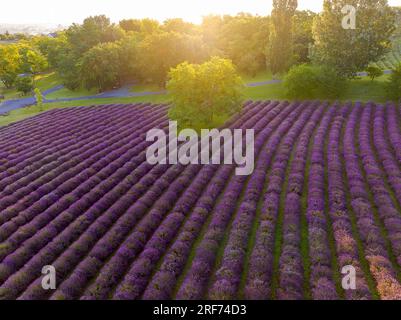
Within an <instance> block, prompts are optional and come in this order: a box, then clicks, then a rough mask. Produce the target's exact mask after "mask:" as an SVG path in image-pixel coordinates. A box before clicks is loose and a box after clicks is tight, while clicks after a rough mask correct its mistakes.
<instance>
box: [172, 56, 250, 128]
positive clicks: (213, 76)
mask: <svg viewBox="0 0 401 320" xmlns="http://www.w3.org/2000/svg"><path fill="white" fill-rule="evenodd" d="M243 88H244V85H243V82H242V80H241V78H240V77H239V76H238V74H237V72H236V69H235V67H234V65H233V63H232V62H231V61H230V60H227V59H222V58H217V57H214V58H212V59H211V60H210V61H208V62H205V63H203V64H200V65H199V64H189V63H187V62H184V63H182V64H180V65H178V66H177V67H176V68H174V69H172V70H171V71H170V73H169V81H168V84H167V89H168V90H169V92H170V94H171V97H172V101H173V106H172V107H171V109H170V111H169V115H170V118H171V119H173V120H176V121H178V123H179V127H180V128H188V127H191V128H195V129H200V128H211V127H214V126H217V125H220V124H221V123H222V122H224V120H226V119H227V117H229V116H231V115H233V114H234V113H236V112H239V111H240V110H241V107H242V97H243V96H242V94H243Z"/></svg>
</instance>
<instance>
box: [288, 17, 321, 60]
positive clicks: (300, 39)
mask: <svg viewBox="0 0 401 320" xmlns="http://www.w3.org/2000/svg"><path fill="white" fill-rule="evenodd" d="M316 16H317V14H316V13H314V12H312V11H309V10H306V11H299V10H297V11H296V12H295V14H294V17H293V19H292V27H293V28H292V30H293V31H292V34H293V51H294V60H295V62H296V63H306V62H310V57H309V50H310V48H311V47H312V45H313V43H314V39H313V33H312V28H313V21H314V19H315V17H316Z"/></svg>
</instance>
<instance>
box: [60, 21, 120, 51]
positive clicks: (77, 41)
mask: <svg viewBox="0 0 401 320" xmlns="http://www.w3.org/2000/svg"><path fill="white" fill-rule="evenodd" d="M124 35H125V32H124V30H123V29H121V28H120V27H119V26H118V25H115V24H112V23H111V22H110V19H109V18H107V17H106V16H104V15H100V16H94V17H89V18H86V19H85V20H84V22H83V24H82V25H80V24H73V25H72V26H71V27H69V28H68V29H67V30H66V36H67V39H68V43H69V44H70V46H71V49H72V50H73V51H74V53H76V54H77V55H78V56H80V55H82V54H84V53H85V52H86V51H88V50H89V49H91V48H93V47H94V46H96V45H98V44H99V43H106V42H114V41H117V40H120V39H121V38H123V37H124Z"/></svg>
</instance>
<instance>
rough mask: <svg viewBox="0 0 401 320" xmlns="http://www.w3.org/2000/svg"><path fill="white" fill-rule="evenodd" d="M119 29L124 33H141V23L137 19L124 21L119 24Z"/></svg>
mask: <svg viewBox="0 0 401 320" xmlns="http://www.w3.org/2000/svg"><path fill="white" fill-rule="evenodd" d="M119 25H120V27H121V29H123V30H125V31H126V32H141V30H142V22H141V20H139V19H124V20H121V21H120V22H119Z"/></svg>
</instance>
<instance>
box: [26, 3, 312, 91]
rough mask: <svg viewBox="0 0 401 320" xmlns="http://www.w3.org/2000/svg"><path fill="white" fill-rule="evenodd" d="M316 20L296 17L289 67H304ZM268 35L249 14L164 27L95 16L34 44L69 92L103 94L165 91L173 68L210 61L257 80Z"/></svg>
mask: <svg viewBox="0 0 401 320" xmlns="http://www.w3.org/2000/svg"><path fill="white" fill-rule="evenodd" d="M314 16H315V14H313V13H311V12H304V11H296V12H295V14H294V18H293V19H294V23H293V29H294V32H293V37H292V38H293V39H294V41H295V45H294V48H293V50H292V51H291V56H289V60H290V61H295V62H298V61H299V62H305V61H308V47H309V45H310V42H311V41H312V37H311V30H312V22H313V17H314ZM271 30H273V29H272V21H271V18H270V17H261V16H254V15H250V14H239V15H237V16H208V17H205V18H204V20H203V22H202V24H201V25H195V24H192V23H188V22H185V21H183V20H182V19H170V20H167V21H165V22H164V23H163V24H160V23H159V22H158V21H156V20H152V19H142V20H138V19H131V20H122V21H120V23H119V24H113V23H111V22H110V20H109V19H108V18H107V17H105V16H95V17H89V18H87V19H86V20H84V22H83V24H74V25H72V26H71V27H69V28H68V29H67V30H65V31H63V32H60V33H59V34H58V36H57V37H55V38H49V37H36V38H34V39H33V41H32V42H33V43H34V46H35V47H37V48H39V49H40V51H41V52H42V53H43V54H44V55H46V57H47V59H48V61H49V64H50V66H51V67H53V68H55V69H56V70H57V71H58V73H59V74H60V77H61V78H62V80H63V83H64V85H66V86H67V87H68V88H70V89H77V88H78V87H80V86H84V87H86V88H88V89H92V88H95V89H98V90H100V91H101V90H106V89H109V88H112V87H114V86H119V85H121V84H122V83H124V82H127V81H130V80H139V81H144V82H152V83H155V84H158V85H161V86H164V85H165V83H166V80H167V74H168V72H169V70H170V69H171V68H172V67H175V66H177V65H178V64H179V63H181V62H184V61H187V62H189V63H201V62H205V61H206V60H208V59H210V57H212V56H220V57H223V58H228V59H230V60H232V61H233V63H234V65H235V66H236V67H237V68H238V70H240V71H241V72H244V73H247V74H249V75H255V74H256V73H258V72H259V71H263V70H266V68H267V67H268V66H270V63H269V61H270V58H269V52H274V49H271V46H269V43H270V35H271ZM277 43H280V41H277ZM271 56H275V54H271ZM89 70H90V72H89Z"/></svg>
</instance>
